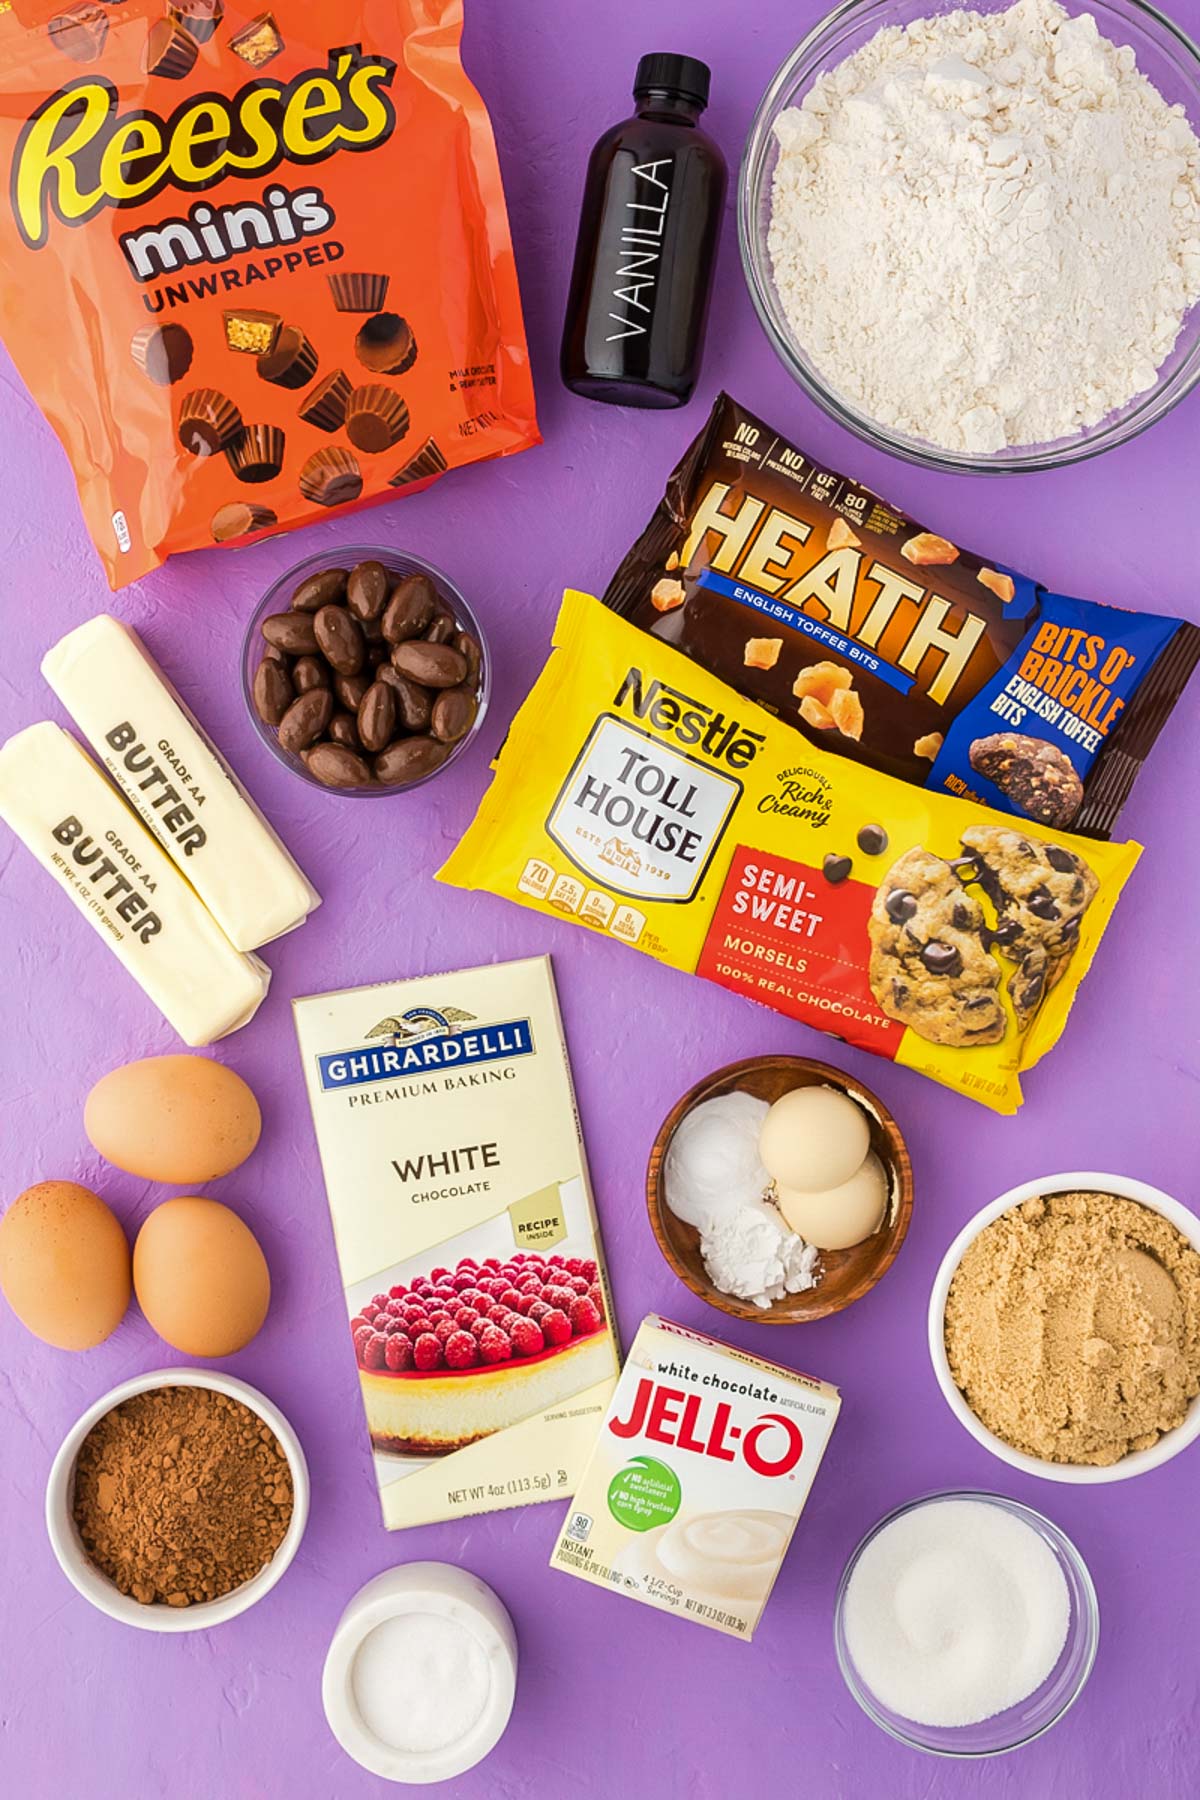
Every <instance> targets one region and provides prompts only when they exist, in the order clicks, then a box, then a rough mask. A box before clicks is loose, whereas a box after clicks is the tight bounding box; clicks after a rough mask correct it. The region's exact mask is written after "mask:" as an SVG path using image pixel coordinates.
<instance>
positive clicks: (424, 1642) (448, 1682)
mask: <svg viewBox="0 0 1200 1800" xmlns="http://www.w3.org/2000/svg"><path fill="white" fill-rule="evenodd" d="M350 1683H351V1688H352V1690H353V1694H354V1700H355V1703H356V1705H357V1707H358V1710H359V1713H360V1714H361V1716H362V1721H363V1724H364V1725H365V1726H366V1727H367V1729H368V1731H370V1732H372V1733H373V1734H374V1736H375V1737H377V1738H378V1739H379V1741H380V1742H381V1743H384V1744H387V1745H389V1746H390V1748H391V1749H393V1750H402V1751H404V1752H406V1753H407V1754H408V1755H412V1756H419V1755H427V1754H429V1753H431V1752H433V1751H437V1750H446V1749H448V1748H449V1747H450V1746H451V1745H452V1744H458V1743H461V1742H462V1740H463V1739H464V1738H465V1737H466V1736H467V1734H468V1732H470V1731H471V1730H473V1729H474V1727H475V1726H476V1725H477V1724H478V1723H479V1720H480V1718H481V1717H482V1715H483V1711H484V1708H485V1707H486V1705H487V1703H488V1699H489V1697H490V1694H491V1687H492V1677H491V1671H490V1669H489V1667H488V1659H487V1655H486V1653H485V1651H484V1649H483V1647H482V1645H481V1644H480V1643H479V1641H478V1639H477V1638H476V1637H475V1636H474V1634H473V1633H472V1632H470V1631H468V1630H467V1629H466V1627H465V1626H463V1625H460V1624H459V1623H458V1622H457V1621H456V1620H454V1619H448V1618H446V1617H444V1616H443V1615H442V1614H439V1613H429V1612H407V1613H399V1614H397V1615H396V1617H395V1618H391V1619H385V1620H384V1621H383V1623H382V1624H381V1625H376V1627H375V1629H374V1630H373V1631H371V1632H370V1633H368V1635H367V1636H366V1637H365V1638H364V1639H363V1641H362V1643H361V1645H360V1646H359V1649H358V1652H357V1654H356V1656H355V1658H354V1665H353V1668H352V1670H351V1675H350Z"/></svg>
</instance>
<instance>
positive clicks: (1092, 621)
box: [604, 394, 1200, 838]
mask: <svg viewBox="0 0 1200 1800" xmlns="http://www.w3.org/2000/svg"><path fill="white" fill-rule="evenodd" d="M604 599H605V603H606V605H608V606H611V607H612V608H613V609H614V611H616V612H618V613H619V614H620V615H621V617H622V618H625V619H629V620H630V621H631V622H632V623H633V624H635V625H637V626H639V627H640V628H641V629H642V630H643V631H648V632H650V633H651V634H652V635H653V636H654V637H657V638H661V639H662V640H663V641H664V642H665V643H668V644H672V645H674V646H675V647H676V648H677V649H679V650H681V651H682V652H683V654H684V655H685V656H687V657H689V658H691V660H692V661H693V662H696V663H698V664H699V665H700V666H701V667H702V668H704V669H707V670H708V671H709V672H710V673H711V674H714V675H718V676H720V678H721V679H722V680H723V681H726V682H728V683H729V684H730V686H731V687H733V688H736V689H737V691H738V693H739V694H742V695H744V696H745V698H746V699H748V700H753V701H755V702H756V703H757V704H758V705H759V706H760V707H763V708H764V709H765V710H766V711H767V712H769V713H773V714H774V715H775V716H776V717H777V718H778V719H779V720H780V721H781V722H783V723H785V724H788V725H790V726H791V727H792V728H793V729H794V730H796V731H798V732H800V733H801V734H802V735H803V736H804V737H806V738H807V739H808V740H809V741H810V742H812V743H817V744H821V745H823V746H824V747H826V748H828V749H830V750H836V751H839V752H841V753H842V754H843V755H846V756H850V757H853V758H855V760H857V761H860V762H864V763H866V764H868V765H869V766H870V767H871V768H875V769H881V770H883V771H885V772H886V773H887V774H889V775H898V776H899V777H900V778H901V780H903V781H909V782H913V783H915V784H916V785H917V786H919V787H924V788H929V789H931V790H935V791H937V792H940V793H946V794H954V795H956V796H958V797H959V798H960V799H972V800H978V801H981V802H983V803H984V804H985V805H987V806H990V807H993V808H995V810H996V811H998V812H1007V813H1013V814H1015V815H1016V816H1017V818H1018V819H1020V820H1024V821H1026V822H1028V823H1030V824H1035V825H1052V826H1055V827H1057V828H1058V829H1060V830H1064V831H1066V830H1069V831H1074V832H1077V833H1079V834H1081V835H1083V836H1086V837H1099V838H1104V837H1108V836H1110V835H1111V832H1112V829H1113V826H1114V825H1115V823H1116V820H1117V816H1118V814H1119V813H1120V810H1121V807H1122V806H1123V805H1124V803H1125V801H1126V800H1127V799H1128V797H1129V792H1130V789H1131V788H1132V786H1133V783H1134V780H1135V778H1136V776H1137V773H1138V771H1139V769H1140V768H1141V766H1142V763H1143V762H1144V761H1145V759H1146V757H1147V755H1148V754H1149V751H1150V748H1151V746H1152V745H1153V743H1154V740H1155V738H1156V737H1157V736H1158V733H1159V731H1160V730H1161V729H1162V727H1163V725H1164V724H1165V723H1166V720H1167V717H1168V715H1169V714H1170V712H1171V709H1172V707H1173V706H1174V705H1175V702H1176V701H1177V700H1178V698H1179V696H1180V694H1181V693H1182V692H1183V689H1184V687H1185V685H1186V683H1187V680H1188V677H1189V676H1190V675H1191V672H1192V670H1193V668H1194V667H1195V665H1196V662H1197V660H1198V659H1200V627H1197V626H1196V625H1193V624H1189V623H1188V622H1186V621H1185V620H1182V619H1175V618H1170V617H1167V616H1163V615H1160V614H1156V613H1139V612H1129V611H1126V610H1125V609H1124V608H1122V607H1118V606H1112V605H1108V604H1102V603H1100V602H1097V601H1092V600H1078V599H1072V598H1071V597H1069V596H1067V595H1063V594H1056V593H1052V592H1050V591H1049V590H1048V589H1047V588H1046V587H1044V586H1042V585H1041V584H1039V583H1037V582H1035V581H1031V580H1029V579H1028V578H1027V577H1026V576H1024V575H1021V574H1019V573H1018V572H1017V571H1016V570H1013V569H1009V568H1008V567H1006V566H1005V565H1003V564H1001V563H998V562H996V561H995V560H994V559H993V560H991V561H985V560H984V559H983V558H982V557H980V556H977V555H976V554H975V553H974V552H973V551H970V550H966V549H963V548H961V547H960V545H959V544H958V543H957V542H956V541H955V540H954V539H952V538H949V537H945V536H943V535H942V534H941V533H940V532H935V531H930V530H927V529H926V528H925V527H924V526H922V525H920V524H918V522H917V521H916V520H914V519H910V518H909V517H908V516H907V514H905V513H903V512H901V511H900V510H899V509H898V508H896V507H893V506H892V505H890V503H889V502H888V501H886V500H882V499H881V498H880V497H879V496H878V495H877V494H875V493H872V492H871V490H870V489H869V488H865V487H863V486H862V485H861V484H859V483H857V482H854V481H852V480H850V479H849V478H848V477H846V476H844V475H839V474H837V473H836V472H835V471H833V470H830V469H825V468H822V467H821V466H820V464H818V463H815V462H814V461H813V460H812V459H811V458H810V457H809V456H807V455H806V454H805V452H804V451H802V450H800V449H799V448H798V447H797V446H796V445H794V444H792V443H789V442H788V440H787V439H786V438H784V437H782V436H781V435H780V434H779V433H778V432H776V431H773V430H772V429H771V427H770V426H769V425H767V424H765V423H764V422H763V421H762V420H761V419H759V418H756V417H755V415H754V414H753V413H750V412H748V411H747V410H746V408H745V407H743V406H740V405H739V404H738V403H737V401H735V400H732V399H730V397H729V396H728V394H721V395H719V396H718V398H717V401H716V403H715V405H714V406H713V410H712V413H711V414H710V416H709V419H708V422H707V424H706V425H705V426H704V428H703V429H702V431H701V432H700V434H699V436H698V437H697V438H696V439H695V441H694V442H693V443H692V444H691V445H690V447H689V448H688V449H687V451H686V452H685V453H684V455H683V458H682V459H681V461H680V462H679V463H678V464H677V465H676V467H675V469H674V470H673V471H672V473H671V475H670V476H669V477H668V480H667V486H666V491H665V493H664V496H663V498H662V500H661V501H660V502H659V505H658V508H657V510H656V512H655V513H654V516H653V518H652V519H651V520H650V523H649V524H648V525H647V527H646V529H645V530H644V531H643V533H642V535H641V537H640V538H639V539H638V540H637V542H636V544H635V545H634V546H633V548H632V549H631V550H630V552H629V554H628V555H627V556H626V557H625V559H624V561H623V562H622V563H621V564H620V566H619V568H618V569H617V571H616V574H615V575H614V576H613V579H612V581H611V582H610V583H609V586H608V590H607V592H606V593H605V596H604Z"/></svg>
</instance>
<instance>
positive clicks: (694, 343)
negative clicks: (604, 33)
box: [561, 54, 726, 406]
mask: <svg viewBox="0 0 1200 1800" xmlns="http://www.w3.org/2000/svg"><path fill="white" fill-rule="evenodd" d="M708 83H709V71H708V69H707V67H706V66H705V64H704V63H702V62H698V61H697V60H696V58H695V57H693V56H671V55H666V54H659V55H654V56H643V57H642V59H641V61H640V62H639V64H638V68H637V78H636V80H635V82H634V85H633V93H634V98H635V100H636V101H637V112H636V113H635V115H634V117H633V118H632V119H625V120H623V121H622V123H621V124H620V125H615V126H614V127H613V128H612V130H611V131H606V132H605V134H604V136H603V137H602V138H601V139H600V141H599V143H598V144H597V145H596V147H595V149H594V150H593V151H592V155H591V160H590V162H589V163H588V171H587V181H586V184H585V186H584V191H583V214H582V217H581V219H580V222H579V238H578V241H577V243H576V246H575V267H574V271H573V273H572V276H571V295H570V299H569V300H568V302H567V321H566V325H565V327H564V330H563V343H562V365H561V366H562V378H563V380H564V381H565V383H566V384H567V386H568V387H569V388H571V389H573V391H574V392H575V393H577V394H584V395H586V396H587V398H588V399H590V400H608V401H611V402H613V403H614V404H615V405H617V406H682V405H683V403H684V401H685V400H687V399H689V398H690V396H691V392H692V389H693V387H694V386H695V384H696V377H697V375H698V374H699V372H700V357H701V353H702V351H703V349H704V327H705V324H706V321H707V317H708V298H709V291H710V288H711V286H712V274H713V264H714V262H715V259H716V254H717V239H718V237H719V235H720V230H721V212H722V208H723V206H724V202H725V179H726V176H725V158H724V157H723V156H722V155H721V152H720V150H719V149H718V148H717V146H716V145H715V144H714V143H713V141H712V139H711V138H709V137H707V136H706V135H705V133H704V132H703V131H701V130H700V127H699V123H698V121H699V118H700V114H701V113H702V112H703V111H704V109H705V107H706V106H707V105H708Z"/></svg>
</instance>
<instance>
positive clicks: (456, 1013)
mask: <svg viewBox="0 0 1200 1800" xmlns="http://www.w3.org/2000/svg"><path fill="white" fill-rule="evenodd" d="M376 1039H378V1040H381V1041H380V1042H378V1043H376V1042H374V1041H373V1040H376ZM533 1053H534V1044H533V1029H532V1027H531V1025H530V1023H529V1020H528V1019H505V1020H503V1021H501V1022H500V1023H498V1024H495V1025H481V1024H479V1022H478V1021H477V1019H476V1017H475V1014H474V1013H469V1012H464V1011H463V1009H462V1008H461V1007H460V1006H445V1007H434V1006H412V1007H409V1009H408V1010H407V1012H403V1013H399V1014H396V1015H393V1016H390V1017H388V1018H386V1019H380V1020H379V1022H378V1024H375V1025H372V1026H371V1028H370V1030H369V1031H367V1032H364V1034H363V1044H362V1046H361V1047H358V1048H355V1049H351V1050H335V1051H333V1052H332V1053H331V1054H329V1055H326V1056H318V1058H317V1069H318V1072H319V1074H320V1078H321V1087H322V1089H323V1090H324V1092H326V1093H331V1092H338V1091H340V1090H343V1089H346V1088H357V1087H366V1086H369V1085H370V1084H371V1083H373V1082H377V1081H392V1080H395V1079H397V1078H401V1079H402V1078H403V1077H405V1076H409V1075H420V1074H431V1073H435V1072H438V1071H448V1070H453V1069H460V1068H467V1067H470V1066H471V1065H472V1064H477V1063H495V1062H506V1061H508V1060H509V1059H510V1058H512V1057H515V1056H532V1055H533Z"/></svg>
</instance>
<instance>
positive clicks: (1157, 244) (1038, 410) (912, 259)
mask: <svg viewBox="0 0 1200 1800" xmlns="http://www.w3.org/2000/svg"><path fill="white" fill-rule="evenodd" d="M776 134H777V137H778V141H779V146H780V153H779V159H778V163H777V166H776V170H775V177H774V190H773V202H772V214H771V225H770V235H769V247H770V253H771V257H772V261H773V265H774V271H775V282H776V286H777V289H778V292H779V296H780V299H781V301H782V303H783V306H784V309H785V311H786V313H787V315H788V319H789V321H790V323H791V326H792V329H793V331H794V332H795V334H796V337H797V339H798V340H799V342H800V343H801V344H802V345H803V347H804V348H805V350H806V351H807V352H808V354H809V355H810V356H811V357H812V359H813V361H814V362H815V364H816V366H817V368H818V369H819V370H820V371H821V373H822V375H823V376H824V377H825V379H826V380H827V381H828V382H829V383H830V385H831V386H832V387H833V388H835V389H836V390H837V391H839V392H840V393H841V394H843V395H844V396H845V397H846V398H847V399H848V400H849V401H851V402H852V403H853V404H854V405H855V406H856V407H858V408H859V409H861V410H862V411H864V412H866V413H867V414H869V415H870V416H871V417H872V418H873V419H876V420H878V421H879V422H880V423H882V424H884V425H887V426H891V427H893V428H895V429H898V430H900V431H903V432H906V433H909V434H911V435H913V436H917V437H922V438H925V439H927V440H928V441H930V442H932V443H934V444H937V445H940V446H943V447H945V448H947V449H951V450H956V451H972V452H990V451H996V450H1000V449H1003V448H1004V447H1006V446H1014V445H1028V444H1035V443H1044V442H1048V441H1051V440H1053V439H1056V438H1060V437H1065V436H1069V435H1071V434H1073V433H1075V432H1077V431H1079V430H1081V429H1083V428H1084V427H1086V426H1090V425H1094V424H1096V423H1097V422H1098V421H1099V420H1101V419H1103V418H1104V417H1105V416H1106V415H1107V414H1108V413H1110V412H1112V411H1113V410H1115V409H1116V408H1119V407H1122V406H1124V405H1126V404H1127V403H1128V402H1129V401H1130V400H1132V399H1133V398H1134V397H1135V396H1136V395H1137V394H1139V393H1142V392H1144V391H1145V390H1146V389H1148V388H1149V387H1151V386H1152V385H1153V383H1154V380H1155V376H1156V372H1157V370H1158V368H1159V366H1160V365H1161V363H1162V362H1163V361H1164V360H1165V358H1166V357H1167V356H1168V354H1169V353H1170V351H1171V349H1172V346H1173V345H1174V343H1175V340H1176V338H1177V336H1178V334H1179V329H1180V326H1181V323H1182V321H1183V318H1184V315H1185V314H1186V312H1187V310H1188V308H1189V306H1190V305H1191V304H1192V303H1193V302H1195V301H1196V300H1197V299H1198V298H1200V143H1198V142H1197V139H1196V136H1195V134H1194V133H1193V131H1192V129H1191V127H1190V125H1189V124H1188V121H1187V119H1186V117H1185V116H1184V114H1183V111H1182V109H1181V108H1179V107H1177V106H1169V105H1168V104H1167V102H1166V100H1164V98H1163V97H1162V95H1161V94H1160V93H1159V92H1158V90H1157V89H1156V88H1155V87H1154V86H1153V85H1152V84H1151V83H1150V81H1149V80H1147V78H1146V77H1145V76H1143V75H1142V74H1140V73H1139V71H1138V69H1137V66H1136V62H1135V58H1134V53H1133V51H1132V50H1131V49H1128V48H1125V47H1118V46H1117V45H1114V44H1112V43H1110V42H1109V41H1108V40H1107V39H1106V38H1104V37H1102V36H1100V34H1099V32H1098V30H1097V27H1096V22H1095V20H1094V19H1093V18H1092V17H1091V15H1090V14H1087V13H1084V14H1081V15H1080V16H1078V17H1076V18H1071V17H1070V16H1069V15H1068V14H1067V13H1066V11H1065V10H1064V9H1063V8H1062V7H1061V6H1059V5H1057V4H1056V3H1055V0H1019V4H1018V5H1016V6H1013V7H1011V8H1009V10H1007V11H1005V12H997V13H990V14H988V13H978V12H967V11H954V12H947V13H943V14H940V15H939V16H938V17H936V18H928V19H919V20H916V21H915V22H914V23H913V24H911V25H909V26H908V27H906V28H905V29H903V30H902V29H900V28H898V27H888V28H887V29H885V30H883V31H880V32H878V33H877V34H876V36H875V37H873V38H872V39H871V40H870V41H869V42H868V43H867V44H865V45H864V46H863V47H862V49H860V50H858V51H856V52H855V54H854V55H853V56H851V57H849V58H847V59H846V61H844V62H842V63H840V64H839V65H837V66H836V67H835V68H833V69H832V70H830V71H828V72H827V73H825V74H823V75H821V76H820V78H819V79H818V80H817V82H816V83H815V84H814V86H813V88H812V89H811V91H810V92H809V93H808V94H807V95H806V96H805V99H804V101H803V103H802V105H801V106H800V107H798V108H791V109H789V110H788V111H786V112H784V113H783V114H781V115H780V118H779V119H778V121H777V124H776Z"/></svg>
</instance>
